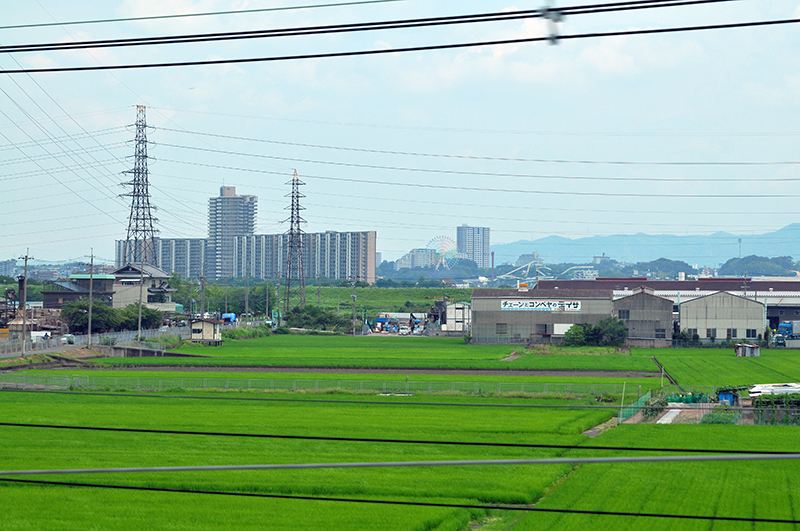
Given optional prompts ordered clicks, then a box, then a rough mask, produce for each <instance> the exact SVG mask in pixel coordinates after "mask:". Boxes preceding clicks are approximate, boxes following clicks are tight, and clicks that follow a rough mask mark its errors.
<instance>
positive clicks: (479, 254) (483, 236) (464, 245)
mask: <svg viewBox="0 0 800 531" xmlns="http://www.w3.org/2000/svg"><path fill="white" fill-rule="evenodd" d="M456 245H457V248H458V254H460V255H461V256H463V257H464V258H466V259H467V260H472V261H473V262H475V263H476V264H478V267H480V268H483V269H486V268H489V267H492V256H491V250H490V249H489V246H490V241H489V227H469V226H467V225H466V224H464V225H461V226H460V227H458V228H457V229H456Z"/></svg>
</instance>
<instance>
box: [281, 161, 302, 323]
mask: <svg viewBox="0 0 800 531" xmlns="http://www.w3.org/2000/svg"><path fill="white" fill-rule="evenodd" d="M286 184H291V185H292V193H291V194H289V195H287V196H286V197H291V198H292V204H291V206H289V207H287V208H286V210H291V215H290V216H289V219H287V220H284V223H286V222H287V221H288V222H289V231H288V232H286V236H287V240H288V242H287V248H286V271H285V274H284V279H285V281H284V291H283V314H284V315H288V314H289V310H290V309H291V308H292V307H293V306H300V307H301V308H304V307H305V305H306V279H305V274H304V272H303V229H302V228H300V225H301V224H302V223H305V221H306V220H304V219H303V218H302V217H300V211H301V210H305V208H304V207H302V206H300V198H301V197H305V196H304V195H303V194H301V193H300V186H301V185H305V184H306V183H304V182H303V181H301V180H300V178H299V177H298V176H297V170H295V171H294V176H293V177H292V180H291V181H289V182H288V183H286Z"/></svg>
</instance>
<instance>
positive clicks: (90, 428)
mask: <svg viewBox="0 0 800 531" xmlns="http://www.w3.org/2000/svg"><path fill="white" fill-rule="evenodd" d="M333 402H337V403H338V402H341V401H338V400H334V401H333ZM346 403H350V404H354V403H355V404H364V403H366V404H370V405H374V404H375V402H362V401H351V402H346ZM378 404H385V402H378ZM417 404H419V403H417ZM426 405H435V406H439V405H444V404H426ZM497 405H505V404H497ZM564 408H576V409H615V410H616V409H619V406H602V405H596V406H595V405H591V406H580V407H576V406H574V405H570V406H564ZM559 409H563V408H559ZM0 426H6V427H15V428H37V429H57V430H78V431H102V432H121V433H146V434H158V435H199V436H209V437H241V438H255V439H285V440H299V441H332V442H363V443H386V444H414V445H445V446H477V447H497V448H537V449H556V450H602V451H624V452H668V453H698V454H720V455H771V456H774V455H790V456H795V457H794V458H800V454H798V453H797V452H776V451H770V450H764V451H760V450H723V449H708V448H653V447H635V446H633V447H632V446H591V445H574V444H532V443H504V442H470V441H441V440H421V439H378V438H367V437H330V436H312V435H281V434H264V433H230V432H207V431H185V430H156V429H143V428H110V427H100V426H74V425H60V424H30V423H19V422H0ZM2 474H5V472H0V475H2Z"/></svg>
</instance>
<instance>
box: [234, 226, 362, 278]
mask: <svg viewBox="0 0 800 531" xmlns="http://www.w3.org/2000/svg"><path fill="white" fill-rule="evenodd" d="M288 238H289V237H288V235H286V234H256V235H252V236H239V237H236V238H234V249H235V252H234V255H235V266H234V275H232V276H236V277H243V276H248V277H252V278H271V279H276V280H278V279H280V278H281V277H282V276H283V275H284V273H285V270H286V260H287V255H286V253H287V250H288V249H287V248H288V245H289V243H288ZM376 240H377V234H376V232H375V231H365V232H334V231H326V232H318V233H306V234H303V236H302V242H303V245H302V247H303V274H304V276H305V278H306V280H308V279H313V278H328V279H340V280H343V279H349V278H355V279H357V280H361V281H363V282H367V283H369V284H373V283H374V282H375V248H376Z"/></svg>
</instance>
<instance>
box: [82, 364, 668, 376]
mask: <svg viewBox="0 0 800 531" xmlns="http://www.w3.org/2000/svg"><path fill="white" fill-rule="evenodd" d="M96 370H100V371H102V370H114V371H119V370H132V371H165V372H166V371H181V372H298V373H323V374H336V373H341V374H405V375H409V374H438V375H445V374H452V375H464V376H478V375H488V376H554V377H555V376H564V377H581V376H582V377H589V378H658V377H660V376H661V373H660V372H653V371H543V370H527V369H505V370H503V369H424V368H407V369H404V368H380V369H375V368H362V367H262V366H257V367H214V366H202V367H198V366H184V367H180V366H174V365H173V366H162V365H136V366H132V367H124V368H122V367H108V368H105V367H104V368H96Z"/></svg>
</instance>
